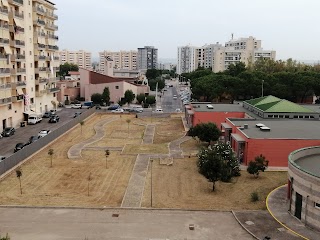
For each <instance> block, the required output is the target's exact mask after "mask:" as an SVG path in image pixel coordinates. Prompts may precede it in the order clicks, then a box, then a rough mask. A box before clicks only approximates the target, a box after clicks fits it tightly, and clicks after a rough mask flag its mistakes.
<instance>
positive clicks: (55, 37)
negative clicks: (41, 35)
mask: <svg viewBox="0 0 320 240" xmlns="http://www.w3.org/2000/svg"><path fill="white" fill-rule="evenodd" d="M46 38H50V39H54V40H59V37H58V36H56V35H54V34H50V33H49V34H47V35H46Z"/></svg>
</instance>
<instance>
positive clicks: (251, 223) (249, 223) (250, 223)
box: [245, 221, 254, 226]
mask: <svg viewBox="0 0 320 240" xmlns="http://www.w3.org/2000/svg"><path fill="white" fill-rule="evenodd" d="M245 223H246V224H247V225H249V226H251V225H254V222H251V221H246V222H245Z"/></svg>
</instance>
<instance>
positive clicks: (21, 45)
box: [0, 0, 59, 129]
mask: <svg viewBox="0 0 320 240" xmlns="http://www.w3.org/2000/svg"><path fill="white" fill-rule="evenodd" d="M1 2H2V6H1V9H0V30H1V31H0V34H1V35H0V37H1V45H0V129H3V128H5V127H9V126H10V127H11V126H12V127H17V126H18V125H19V123H20V121H22V120H24V118H25V117H26V114H28V113H31V112H33V113H34V112H36V113H42V112H44V111H47V110H49V109H52V108H55V107H56V105H57V100H56V93H57V92H58V91H59V89H58V88H57V86H56V83H57V78H56V72H57V71H58V66H59V54H58V52H57V51H58V46H57V40H58V37H57V36H56V34H55V33H56V31H57V30H58V26H57V25H55V21H56V20H57V19H58V16H57V15H56V14H54V11H55V10H56V8H55V4H54V3H52V2H50V1H47V0H32V1H26V0H19V1H18V0H16V1H7V0H2V1H1ZM24 113H25V114H24Z"/></svg>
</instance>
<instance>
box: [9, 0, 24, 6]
mask: <svg viewBox="0 0 320 240" xmlns="http://www.w3.org/2000/svg"><path fill="white" fill-rule="evenodd" d="M8 3H10V4H12V5H15V6H19V7H20V6H22V5H23V0H8Z"/></svg>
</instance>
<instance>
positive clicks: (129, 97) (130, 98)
mask: <svg viewBox="0 0 320 240" xmlns="http://www.w3.org/2000/svg"><path fill="white" fill-rule="evenodd" d="M134 98H135V95H134V94H133V92H132V90H126V91H125V93H124V100H125V102H126V103H128V104H130V103H132V101H133V100H134Z"/></svg>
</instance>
